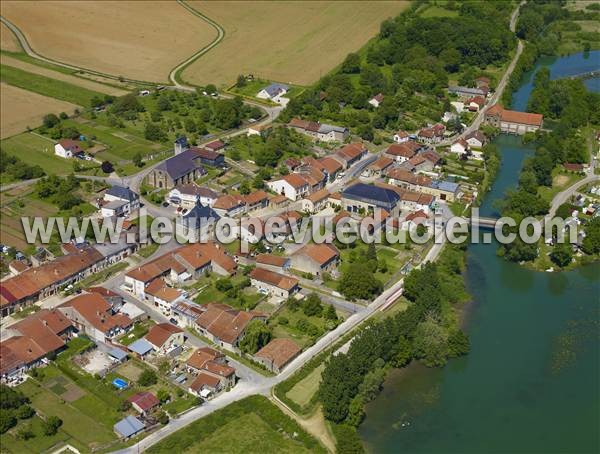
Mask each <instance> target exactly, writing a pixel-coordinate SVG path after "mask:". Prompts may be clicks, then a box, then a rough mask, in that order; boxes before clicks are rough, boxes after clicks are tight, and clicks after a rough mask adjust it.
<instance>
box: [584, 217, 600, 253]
mask: <svg viewBox="0 0 600 454" xmlns="http://www.w3.org/2000/svg"><path fill="white" fill-rule="evenodd" d="M585 235H586V236H585V238H584V239H583V242H582V244H581V248H582V249H583V252H585V253H586V254H598V253H600V218H599V217H595V218H594V219H592V220H591V221H590V222H588V224H587V225H586V228H585Z"/></svg>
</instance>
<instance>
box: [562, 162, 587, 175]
mask: <svg viewBox="0 0 600 454" xmlns="http://www.w3.org/2000/svg"><path fill="white" fill-rule="evenodd" d="M563 167H564V169H565V170H566V171H567V172H573V173H581V172H583V169H584V167H583V164H574V163H571V162H565V163H564V164H563Z"/></svg>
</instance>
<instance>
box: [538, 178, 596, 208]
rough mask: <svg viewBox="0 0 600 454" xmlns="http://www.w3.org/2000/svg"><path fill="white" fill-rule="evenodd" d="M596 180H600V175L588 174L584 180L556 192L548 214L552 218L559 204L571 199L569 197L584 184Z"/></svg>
mask: <svg viewBox="0 0 600 454" xmlns="http://www.w3.org/2000/svg"><path fill="white" fill-rule="evenodd" d="M594 181H600V175H594V174H593V173H592V174H591V175H588V176H587V177H585V178H584V179H583V180H579V181H577V182H576V183H574V184H573V185H571V186H570V187H568V188H567V189H565V190H564V191H562V192H559V193H558V194H556V195H555V196H554V199H552V205H551V206H550V212H549V213H548V216H550V217H551V218H552V217H554V215H555V214H556V210H558V207H559V206H561V205H562V204H563V203H565V202H566V201H567V200H569V198H570V197H571V196H572V195H573V194H575V193H576V192H577V190H578V189H579V188H581V187H582V186H585V185H586V184H588V183H592V182H594Z"/></svg>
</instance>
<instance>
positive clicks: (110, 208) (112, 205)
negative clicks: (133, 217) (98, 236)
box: [100, 185, 140, 218]
mask: <svg viewBox="0 0 600 454" xmlns="http://www.w3.org/2000/svg"><path fill="white" fill-rule="evenodd" d="M139 208H140V196H139V195H138V194H137V193H135V192H133V191H132V190H131V189H129V188H127V187H124V186H117V185H115V186H113V187H111V188H110V189H108V190H107V191H106V192H105V193H104V198H103V203H102V204H101V206H100V212H101V214H102V217H103V218H107V217H118V216H129V215H130V214H131V213H134V212H136V211H137V210H139Z"/></svg>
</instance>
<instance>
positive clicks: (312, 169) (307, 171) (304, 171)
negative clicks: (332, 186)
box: [295, 160, 327, 193]
mask: <svg viewBox="0 0 600 454" xmlns="http://www.w3.org/2000/svg"><path fill="white" fill-rule="evenodd" d="M320 167H321V166H320V164H319V163H318V162H317V161H316V160H315V163H314V164H308V165H307V164H304V165H301V166H299V167H297V168H296V172H295V173H296V174H298V175H300V176H301V177H302V178H304V180H305V181H306V182H307V183H308V192H309V193H310V192H315V191H319V190H320V189H323V188H324V187H325V185H326V184H327V174H326V173H325V172H322V171H321V170H320V169H319V168H320Z"/></svg>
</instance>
